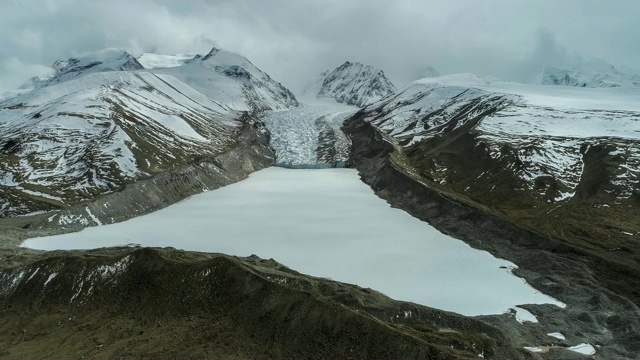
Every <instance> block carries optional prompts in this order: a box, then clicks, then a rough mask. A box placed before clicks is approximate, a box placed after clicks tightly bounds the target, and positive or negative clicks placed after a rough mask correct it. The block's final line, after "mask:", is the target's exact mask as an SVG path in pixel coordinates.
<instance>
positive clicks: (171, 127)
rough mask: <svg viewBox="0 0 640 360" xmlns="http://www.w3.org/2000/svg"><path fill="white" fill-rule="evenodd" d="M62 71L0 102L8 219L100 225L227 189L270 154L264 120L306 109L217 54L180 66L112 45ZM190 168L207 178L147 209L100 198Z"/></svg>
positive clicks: (235, 59)
mask: <svg viewBox="0 0 640 360" xmlns="http://www.w3.org/2000/svg"><path fill="white" fill-rule="evenodd" d="M54 68H55V69H56V73H55V75H53V76H52V77H51V78H48V79H42V80H40V81H38V82H35V83H34V85H35V86H34V89H33V90H31V91H29V92H26V93H23V94H19V95H18V96H15V97H12V98H9V99H5V100H3V101H2V102H0V124H1V125H2V129H3V131H2V133H0V144H1V146H0V159H1V160H2V161H0V170H1V172H0V177H1V179H2V182H1V185H0V194H1V196H0V198H1V200H0V216H4V217H12V216H17V215H27V214H37V213H41V212H51V211H57V210H63V212H64V211H66V212H68V214H66V215H65V214H63V213H60V212H58V213H56V214H55V215H53V216H52V217H49V218H48V221H49V222H53V223H54V224H55V225H58V226H65V225H71V224H75V226H79V225H80V226H86V225H96V224H100V223H109V222H113V221H117V220H118V219H120V220H122V219H124V218H127V217H130V216H135V215H138V214H142V213H145V212H146V211H150V210H155V209H157V208H159V207H162V206H164V205H167V204H169V203H171V201H176V200H179V199H180V198H182V197H184V196H188V195H191V194H192V193H193V191H195V189H199V191H202V190H203V189H211V188H215V187H217V186H219V185H220V184H227V183H229V181H230V180H229V179H231V178H233V179H236V180H237V179H240V178H243V177H245V176H246V175H247V174H248V173H249V172H251V171H254V170H257V169H259V168H262V167H264V166H269V165H270V164H271V163H272V161H273V154H272V152H271V149H270V148H269V145H268V135H267V132H266V130H265V129H264V128H263V127H262V125H261V123H260V121H259V120H258V116H260V115H261V114H263V113H264V112H267V111H273V110H282V109H288V108H292V107H297V106H299V104H298V102H297V100H296V98H295V96H294V95H293V94H292V93H291V92H290V91H289V90H287V89H286V88H284V87H283V86H282V85H281V84H280V83H278V82H276V81H274V80H273V79H271V78H270V77H269V75H267V74H266V73H264V72H262V71H261V70H259V69H258V68H256V67H255V66H253V64H251V63H250V62H249V61H248V60H247V59H245V58H243V57H242V56H240V55H237V54H234V53H230V52H227V51H223V50H219V49H212V50H211V52H209V53H208V54H206V55H204V56H197V57H195V58H193V59H192V60H191V61H189V62H187V63H185V64H183V65H182V66H179V67H173V68H158V69H152V70H149V69H144V68H143V67H142V65H140V63H139V62H138V61H137V60H136V59H135V58H133V57H132V56H131V55H129V54H127V53H126V52H124V51H121V50H115V49H108V50H103V51H100V52H98V53H95V54H91V55H88V56H86V57H82V58H77V59H76V58H73V59H69V60H67V61H64V62H61V61H58V62H56V63H55V64H54ZM249 139H253V140H250V141H249ZM254 155H255V156H254ZM229 159H235V161H239V160H240V159H244V161H241V162H240V163H235V164H233V163H232V162H231V161H229ZM188 169H192V170H193V171H195V172H197V173H198V174H200V175H201V176H198V177H191V178H190V180H189V181H194V182H193V183H189V184H188V185H187V186H186V189H182V187H180V186H178V188H179V190H177V192H176V191H167V190H168V188H165V189H158V191H159V192H160V193H163V192H164V193H165V195H162V196H160V200H158V201H155V200H153V201H151V203H153V204H149V205H148V206H147V205H145V204H140V203H137V202H133V203H132V202H131V201H127V200H126V199H122V201H124V203H122V202H121V201H114V200H115V199H114V198H113V197H114V196H115V197H117V195H112V198H111V199H110V200H111V201H110V202H109V204H104V206H97V205H95V204H94V202H95V201H96V200H97V199H99V198H101V197H104V196H105V195H108V194H116V193H122V191H123V190H124V189H125V188H126V187H127V186H134V187H135V185H134V184H136V183H140V182H141V181H146V182H154V183H165V182H166V181H165V180H162V179H163V178H165V177H169V178H171V177H173V176H175V177H180V176H181V175H180V174H183V173H185V172H189V171H190V170H188ZM201 177H202V178H201ZM205 178H206V179H205ZM180 184H183V182H180ZM216 184H217V185H216ZM167 186H169V187H173V186H174V185H167ZM92 204H94V205H92ZM74 207H75V208H74ZM72 208H73V209H72ZM125 214H128V215H125Z"/></svg>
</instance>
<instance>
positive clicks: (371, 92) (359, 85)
mask: <svg viewBox="0 0 640 360" xmlns="http://www.w3.org/2000/svg"><path fill="white" fill-rule="evenodd" d="M395 91H396V87H395V85H393V83H392V82H391V81H390V80H389V79H387V77H386V76H385V75H384V72H382V70H379V69H376V68H374V67H372V66H365V65H363V64H361V63H359V62H356V63H351V62H348V61H347V62H345V63H344V64H342V65H340V66H339V67H337V68H336V69H335V70H333V71H331V72H329V71H325V72H323V73H322V74H320V77H319V78H318V79H317V80H316V81H315V82H314V83H313V84H312V85H310V86H309V87H308V88H307V89H306V90H305V92H304V94H305V95H306V96H312V97H318V98H331V99H335V100H336V101H338V102H340V103H344V104H348V105H355V106H358V107H364V106H366V105H368V104H370V103H372V102H374V101H377V100H380V99H381V98H383V97H385V96H387V95H390V94H393V93H394V92H395Z"/></svg>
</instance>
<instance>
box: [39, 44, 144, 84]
mask: <svg viewBox="0 0 640 360" xmlns="http://www.w3.org/2000/svg"><path fill="white" fill-rule="evenodd" d="M53 69H54V70H55V71H56V73H55V75H54V76H53V77H51V78H49V79H46V81H45V82H44V85H50V84H54V83H60V82H64V81H68V80H71V79H74V78H76V77H78V76H81V75H84V74H91V73H98V72H105V71H131V70H140V69H143V67H142V65H140V63H139V62H138V60H136V58H134V57H133V56H132V55H130V54H128V53H127V52H126V51H123V50H120V49H104V50H100V51H97V52H95V53H92V54H89V55H86V56H83V57H79V58H70V59H69V60H66V61H63V60H58V61H56V62H55V63H54V64H53Z"/></svg>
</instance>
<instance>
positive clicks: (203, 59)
mask: <svg viewBox="0 0 640 360" xmlns="http://www.w3.org/2000/svg"><path fill="white" fill-rule="evenodd" d="M219 52H220V49H218V48H217V47H214V48H212V49H211V51H209V53H207V55H205V56H204V57H203V58H202V61H206V60H209V59H210V58H212V57H214V56H216V55H217V54H218V53H219Z"/></svg>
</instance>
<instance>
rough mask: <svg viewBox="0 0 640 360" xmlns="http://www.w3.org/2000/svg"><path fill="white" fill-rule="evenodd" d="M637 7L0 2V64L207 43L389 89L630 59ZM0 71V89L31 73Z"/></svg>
mask: <svg viewBox="0 0 640 360" xmlns="http://www.w3.org/2000/svg"><path fill="white" fill-rule="evenodd" d="M638 13H640V2H633V1H617V2H604V1H577V0H567V1H561V2H560V1H554V0H539V1H535V2H533V1H526V2H524V1H511V0H486V1H473V0H458V1H435V0H432V1H426V0H415V1H411V0H350V1H344V0H325V1H320V0H305V1H299V0H269V1H264V0H243V1H240V0H217V1H207V0H192V1H174V0H136V1H125V0H112V1H108V2H107V1H98V0H94V1H81V0H56V1H32V2H27V1H18V0H15V1H4V2H0V63H4V62H6V61H8V59H11V58H17V59H19V60H20V62H22V63H24V64H39V65H43V66H48V65H50V64H51V63H53V61H55V60H56V59H58V58H68V57H70V56H74V55H79V54H82V53H86V52H89V51H95V50H99V49H102V48H105V47H119V48H123V49H124V50H127V51H129V52H131V53H132V54H134V55H139V54H140V53H142V52H147V51H153V52H159V53H169V54H170V53H179V52H188V51H190V52H192V51H195V52H201V53H202V52H206V51H208V50H209V49H210V48H211V47H212V46H219V47H223V48H226V49H228V50H231V51H236V52H239V53H241V54H242V55H244V56H246V57H248V58H249V59H250V60H251V61H252V62H253V63H254V64H255V65H257V66H258V67H260V68H262V69H263V70H265V71H267V72H268V73H269V74H270V75H271V76H272V77H274V78H275V79H277V80H278V81H281V82H282V83H283V84H284V85H285V86H288V87H291V88H292V89H293V90H299V89H301V88H302V87H303V86H304V85H305V84H306V83H308V82H309V81H310V80H311V79H312V78H313V77H314V76H316V75H317V74H318V73H320V72H321V71H323V70H327V69H330V68H333V67H335V66H337V65H339V64H341V63H342V62H344V61H345V60H350V61H361V62H364V63H367V64H371V65H374V66H377V67H379V68H381V69H383V70H384V71H385V73H387V74H388V75H389V76H390V77H391V79H392V80H393V81H394V82H395V83H396V84H397V85H399V86H402V85H404V84H405V83H407V82H409V81H411V80H413V79H415V78H417V77H419V76H421V75H422V74H423V73H424V70H425V69H426V68H427V66H433V67H435V68H436V69H437V70H438V71H439V72H440V73H443V74H447V73H454V72H474V73H477V74H479V75H494V76H497V77H499V78H503V79H514V80H522V79H523V78H527V77H528V75H529V76H530V75H532V74H530V73H531V72H533V71H535V68H536V67H539V66H541V65H543V64H544V63H546V62H554V61H560V62H562V61H572V59H574V60H575V59H580V58H585V59H586V58H589V57H592V56H595V57H598V58H602V59H605V60H608V61H610V62H612V63H613V64H614V65H618V64H626V65H628V66H632V67H633V66H635V64H636V62H637V60H636V59H637V58H639V57H640V42H639V41H637V40H638V39H640V24H639V23H638V21H637V14H638ZM541 29H542V30H541ZM0 71H2V73H0V78H1V79H2V82H0V92H2V91H4V90H7V89H8V88H15V87H17V86H19V85H20V82H21V81H24V80H26V79H28V78H29V77H31V76H33V75H35V74H33V73H28V72H29V71H31V69H30V68H29V67H24V68H23V69H22V70H21V71H22V73H20V71H18V73H16V74H11V75H9V74H7V72H6V69H5V68H3V70H0ZM18 78H22V80H18Z"/></svg>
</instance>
